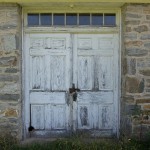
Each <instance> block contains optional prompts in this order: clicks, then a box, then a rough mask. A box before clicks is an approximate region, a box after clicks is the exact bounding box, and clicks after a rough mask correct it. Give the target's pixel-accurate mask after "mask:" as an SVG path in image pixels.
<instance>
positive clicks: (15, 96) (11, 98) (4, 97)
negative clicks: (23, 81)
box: [0, 94, 20, 101]
mask: <svg viewBox="0 0 150 150" xmlns="http://www.w3.org/2000/svg"><path fill="white" fill-rule="evenodd" d="M19 98H20V95H19V94H0V100H9V101H18V100H19Z"/></svg>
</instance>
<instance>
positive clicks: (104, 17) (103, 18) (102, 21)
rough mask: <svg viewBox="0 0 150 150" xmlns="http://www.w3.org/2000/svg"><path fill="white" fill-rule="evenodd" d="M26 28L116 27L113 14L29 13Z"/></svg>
mask: <svg viewBox="0 0 150 150" xmlns="http://www.w3.org/2000/svg"><path fill="white" fill-rule="evenodd" d="M27 19H28V26H82V25H88V26H108V27H115V26H116V14H115V13H79V14H78V13H66V14H65V13H54V14H53V13H29V14H28V15H27Z"/></svg>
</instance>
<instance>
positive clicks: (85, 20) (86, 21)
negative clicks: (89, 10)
mask: <svg viewBox="0 0 150 150" xmlns="http://www.w3.org/2000/svg"><path fill="white" fill-rule="evenodd" d="M79 25H90V14H79Z"/></svg>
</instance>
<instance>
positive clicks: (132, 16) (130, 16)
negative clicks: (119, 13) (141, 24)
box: [125, 13, 142, 21]
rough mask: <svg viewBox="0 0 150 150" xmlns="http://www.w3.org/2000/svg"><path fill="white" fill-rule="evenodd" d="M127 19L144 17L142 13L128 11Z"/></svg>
mask: <svg viewBox="0 0 150 150" xmlns="http://www.w3.org/2000/svg"><path fill="white" fill-rule="evenodd" d="M125 17H126V19H128V18H129V19H139V18H141V17H142V15H141V14H137V13H134V14H133V13H126V16H125ZM138 21H139V20H138Z"/></svg>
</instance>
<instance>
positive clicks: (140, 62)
mask: <svg viewBox="0 0 150 150" xmlns="http://www.w3.org/2000/svg"><path fill="white" fill-rule="evenodd" d="M137 67H138V68H144V67H145V68H146V67H150V58H140V59H137Z"/></svg>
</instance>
